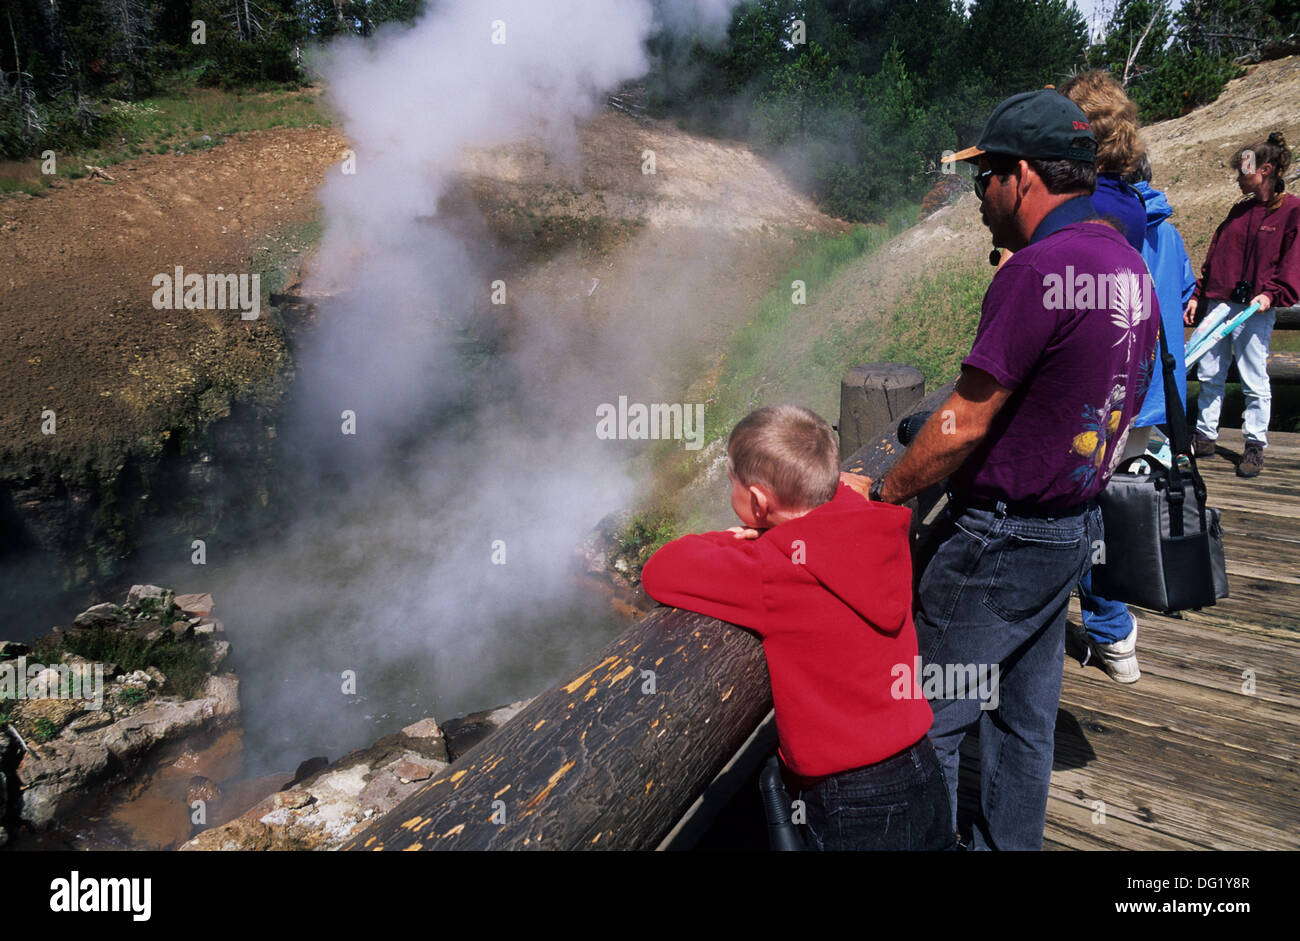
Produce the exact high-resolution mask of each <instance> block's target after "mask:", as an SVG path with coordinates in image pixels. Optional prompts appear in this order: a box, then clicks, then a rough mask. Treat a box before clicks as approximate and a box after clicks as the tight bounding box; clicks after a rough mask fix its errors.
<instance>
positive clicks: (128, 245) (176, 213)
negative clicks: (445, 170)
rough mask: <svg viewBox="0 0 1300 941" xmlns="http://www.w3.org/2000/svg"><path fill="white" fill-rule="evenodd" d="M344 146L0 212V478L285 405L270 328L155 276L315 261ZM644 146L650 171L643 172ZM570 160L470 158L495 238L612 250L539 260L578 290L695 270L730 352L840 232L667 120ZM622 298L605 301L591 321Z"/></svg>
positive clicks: (264, 156)
mask: <svg viewBox="0 0 1300 941" xmlns="http://www.w3.org/2000/svg"><path fill="white" fill-rule="evenodd" d="M345 147H346V142H345V140H344V138H343V137H342V136H341V135H340V134H339V133H338V132H336V131H334V130H329V129H324V128H305V129H284V130H277V131H272V132H265V133H248V134H244V135H241V136H240V137H238V138H237V139H231V140H228V141H226V142H224V143H223V144H221V145H220V146H217V147H213V148H211V149H209V150H206V151H202V152H198V153H193V154H186V155H180V156H177V155H170V154H169V155H162V156H149V157H143V158H139V159H136V160H133V161H129V162H127V163H123V164H119V165H116V166H113V167H111V168H109V173H110V175H111V176H112V177H113V182H111V183H110V182H107V181H104V180H101V179H95V178H86V179H82V180H78V181H75V182H73V183H71V184H68V185H58V186H57V188H54V189H53V190H52V191H50V192H49V195H48V196H46V197H44V198H34V197H29V196H21V195H20V196H16V197H13V198H10V199H6V200H3V201H0V257H4V258H5V269H4V273H3V277H2V278H0V375H3V376H4V377H5V381H4V382H3V383H0V441H4V442H6V446H5V457H6V459H5V460H4V461H3V462H0V464H3V465H4V466H7V467H8V470H9V472H10V473H13V472H15V471H16V472H18V473H21V472H22V471H21V468H22V467H24V466H26V465H27V464H28V462H29V461H30V460H31V459H32V458H33V455H35V454H40V455H41V456H42V457H43V458H49V457H52V456H56V455H61V456H62V457H64V458H66V459H70V460H71V461H73V462H74V463H75V462H81V461H84V460H88V459H91V458H95V459H96V460H97V461H98V462H99V463H101V464H103V463H107V464H108V466H112V465H113V464H114V463H116V462H117V461H118V460H120V457H121V454H122V453H124V451H126V450H137V449H138V448H139V447H140V446H141V445H143V446H145V448H146V450H150V451H152V450H156V449H157V447H158V444H159V440H160V439H165V438H166V437H167V435H168V433H169V429H172V428H173V427H175V426H177V425H178V424H179V425H185V424H189V425H192V424H193V423H194V422H195V421H200V422H201V421H204V420H207V419H208V418H212V417H216V416H218V415H220V414H221V412H222V409H223V408H224V407H225V406H226V404H227V403H228V402H229V400H230V399H232V398H237V397H239V396H240V395H242V394H247V393H249V392H250V390H259V391H265V390H268V389H270V390H273V388H274V386H275V383H276V382H277V381H278V378H279V374H280V373H282V371H283V369H284V367H285V348H284V344H283V338H282V337H281V336H280V333H279V331H278V329H276V327H275V325H274V322H273V320H271V319H270V318H266V317H264V318H263V319H261V320H259V321H253V322H244V321H241V320H240V319H239V317H238V314H237V313H235V312H205V311H194V310H190V311H170V310H154V309H153V308H152V306H151V298H152V296H153V292H154V290H155V288H154V287H153V286H152V283H151V279H152V278H153V277H154V275H156V274H158V273H160V272H168V273H170V272H171V271H172V270H173V267H174V266H175V265H181V266H182V267H183V268H185V270H186V271H191V272H193V271H197V272H241V271H256V270H259V267H260V266H261V265H263V264H272V265H280V264H283V263H284V262H285V261H286V260H287V261H288V263H289V264H290V266H292V262H293V258H294V255H295V253H299V252H301V253H304V254H305V252H306V250H307V249H308V248H309V244H308V240H309V239H310V237H311V230H310V228H309V227H308V223H309V221H310V220H311V219H312V217H313V215H314V213H315V212H316V211H317V203H316V199H315V191H316V189H317V187H318V186H319V185H320V183H321V181H322V179H323V176H324V173H325V172H326V170H327V168H328V167H329V166H330V165H331V164H333V163H334V162H336V161H337V160H338V159H340V156H341V152H342V151H343V150H344V148H345ZM647 150H652V151H654V153H655V164H656V166H655V173H654V174H644V173H643V172H642V164H643V159H644V158H643V154H644V152H645V151H647ZM573 156H574V157H575V158H576V159H572V160H570V161H568V162H559V161H556V160H555V159H553V158H552V157H551V156H548V155H546V154H544V153H542V152H541V151H540V150H537V149H535V148H530V147H529V146H527V145H522V144H521V145H519V146H513V147H504V148H498V149H496V150H494V151H481V152H475V153H471V154H468V155H467V156H466V163H465V170H466V174H467V178H468V182H469V183H470V186H471V188H472V189H473V191H474V192H475V194H476V196H477V197H478V198H479V202H480V205H481V208H482V209H483V210H484V211H485V212H486V213H487V214H488V216H489V227H490V228H493V229H494V230H496V231H497V232H498V233H502V232H504V233H505V234H506V235H510V234H511V232H512V230H513V229H515V228H518V227H519V226H520V225H521V224H524V223H527V224H529V225H533V226H536V224H537V220H544V221H545V222H546V225H547V228H546V233H545V234H546V235H547V237H548V238H550V239H551V241H552V242H554V243H559V247H563V243H564V242H565V240H566V239H567V240H569V241H570V242H573V243H574V244H575V246H577V245H580V243H581V242H582V240H583V238H584V237H585V236H589V235H591V234H592V233H593V232H595V233H597V234H603V235H605V236H609V237H606V238H603V239H601V240H600V244H599V249H600V250H599V251H598V252H594V253H593V252H591V251H577V252H576V253H575V252H564V251H554V249H555V248H556V247H557V246H556V244H548V245H545V246H543V248H545V249H546V251H545V252H544V254H546V255H547V256H548V257H547V258H546V264H544V265H542V266H540V268H539V271H537V272H534V273H533V275H531V276H532V277H535V278H541V279H543V280H546V279H550V280H551V281H555V280H556V279H570V280H572V282H573V285H574V290H575V291H576V290H577V286H578V285H581V286H582V289H583V291H584V292H585V291H586V290H587V288H588V287H589V286H590V284H591V281H592V277H591V276H592V275H593V271H592V270H590V269H592V264H593V259H595V260H596V261H598V262H599V269H600V270H598V271H595V273H594V276H595V277H604V278H606V281H607V282H608V280H609V279H610V278H615V279H617V277H618V274H619V271H620V268H621V267H622V268H626V267H628V266H629V265H632V264H633V261H634V260H635V265H636V266H637V267H640V266H642V265H643V264H644V260H645V259H647V258H653V259H655V261H653V262H652V263H651V264H652V266H653V267H654V268H655V270H657V271H658V272H659V273H660V274H661V275H662V277H664V278H666V279H671V278H672V277H673V272H674V271H676V270H678V269H679V268H682V267H684V266H686V265H687V263H688V262H690V263H691V266H692V268H693V270H694V274H693V275H692V278H693V284H694V285H695V287H696V288H698V292H699V294H700V299H701V301H702V303H701V305H700V306H701V309H703V310H706V311H708V312H709V315H708V320H709V323H710V325H711V327H710V332H712V333H716V334H717V335H718V336H723V335H725V334H726V332H727V331H728V330H729V329H730V326H731V324H732V322H733V321H734V318H735V317H737V316H741V315H743V313H744V310H745V309H746V307H747V305H749V304H750V303H752V300H753V298H754V297H756V296H757V295H758V294H760V293H761V292H762V291H763V290H764V289H765V288H766V278H767V275H768V273H769V272H770V270H771V269H772V268H773V266H779V265H780V264H781V259H783V258H784V257H785V256H786V255H787V254H788V253H789V251H790V250H791V248H792V246H793V241H792V235H793V234H796V233H798V232H800V231H813V230H818V231H838V230H842V229H843V228H845V226H844V224H843V223H840V222H838V221H836V220H833V219H830V218H829V217H827V216H825V215H823V214H821V213H820V212H818V211H817V209H816V208H815V206H813V204H812V203H811V201H809V200H808V199H807V198H805V197H803V196H801V195H799V194H798V193H797V192H795V191H794V190H793V189H792V188H791V187H790V186H789V185H788V184H787V183H786V182H785V181H784V180H783V179H782V178H781V177H780V175H779V174H777V173H776V172H775V171H774V170H772V169H771V168H770V167H768V166H767V165H766V164H765V163H764V162H763V161H761V160H759V159H758V158H756V157H755V156H754V155H753V154H752V153H751V152H750V151H749V150H748V148H746V147H744V146H743V145H739V144H730V143H726V142H716V141H705V140H697V139H694V138H692V137H690V136H689V135H687V134H685V133H683V132H681V131H679V130H677V129H676V128H675V127H673V126H672V125H671V124H669V123H667V122H659V121H637V120H634V119H633V118H632V117H629V116H626V115H622V114H616V113H613V112H607V113H602V114H601V115H599V116H597V117H596V118H595V119H594V120H593V121H591V122H590V123H589V124H588V125H587V126H586V127H585V128H583V129H582V131H581V134H580V144H579V153H578V154H576V155H573ZM494 223H495V224H494ZM611 233H612V235H611ZM706 233H707V234H706ZM647 242H649V243H651V244H650V249H651V250H649V251H648V250H647ZM702 260H703V261H702ZM308 265H310V262H308ZM579 268H581V269H582V270H577V269H579ZM724 276H725V277H724ZM641 280H642V281H644V278H641ZM724 288H725V289H724ZM264 289H265V286H264ZM711 290H712V291H713V293H712V294H710V293H709V292H710V291H711ZM619 296H620V295H619V294H618V293H616V292H614V291H611V290H610V289H609V287H608V286H607V287H606V288H605V289H604V290H603V291H602V292H600V294H599V295H598V296H595V297H594V299H593V301H592V302H591V305H590V306H591V307H592V309H593V311H594V314H595V315H596V316H601V315H602V309H601V308H602V306H605V307H607V306H608V305H609V304H612V303H615V302H616V299H617V298H618V297H619ZM606 313H607V311H606ZM44 409H54V410H55V412H56V415H57V419H58V424H57V432H58V433H57V434H56V435H54V436H47V435H42V434H41V414H42V411H43V410H44Z"/></svg>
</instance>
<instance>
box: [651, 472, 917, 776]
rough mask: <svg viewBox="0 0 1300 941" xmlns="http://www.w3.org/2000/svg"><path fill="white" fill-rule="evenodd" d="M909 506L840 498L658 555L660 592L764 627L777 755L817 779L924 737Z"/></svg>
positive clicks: (654, 570) (843, 494) (665, 598)
mask: <svg viewBox="0 0 1300 941" xmlns="http://www.w3.org/2000/svg"><path fill="white" fill-rule="evenodd" d="M911 517H912V513H911V511H910V510H907V509H905V508H903V507H897V506H892V505H890V504H886V503H869V502H867V501H866V500H865V499H864V498H863V497H862V496H861V495H860V494H857V493H855V492H854V491H852V490H850V489H849V488H848V487H846V486H845V485H844V484H840V488H839V491H838V492H837V493H836V494H835V498H834V499H833V500H831V501H830V502H829V503H824V504H822V505H821V506H819V507H817V508H816V509H814V510H812V511H811V512H809V513H808V514H807V515H805V516H802V517H800V518H798V519H795V520H791V521H789V522H787V523H782V524H781V525H779V526H775V527H773V528H772V529H769V530H767V531H766V532H764V533H763V534H762V535H760V536H759V537H758V538H757V539H737V538H736V537H735V536H734V535H733V534H731V533H726V532H721V533H704V534H703V535H699V536H684V537H682V538H681V539H676V540H674V541H672V542H670V543H668V544H667V545H666V546H664V547H663V548H662V549H660V550H659V551H658V552H656V553H655V554H654V556H652V557H651V559H650V561H649V562H647V563H646V564H645V569H644V571H643V572H642V574H641V584H642V585H643V586H644V587H645V590H646V591H647V592H648V593H649V594H650V596H651V597H652V598H654V599H655V600H656V601H659V602H661V603H662V604H666V605H673V606H675V607H678V608H686V609H687V610H689V611H698V612H700V613H701V614H707V615H711V616H712V617H716V618H719V619H720V620H723V621H730V622H731V623H733V624H738V625H740V626H741V627H747V628H750V629H751V630H753V631H755V632H756V633H758V635H759V636H760V637H761V638H762V639H763V651H764V653H765V654H766V655H767V668H768V674H769V676H770V677H771V679H772V703H773V707H774V709H775V711H776V726H777V732H778V735H779V736H780V740H781V758H782V760H783V761H784V762H785V763H786V765H787V766H788V767H789V768H790V769H791V770H792V771H794V773H795V774H798V775H801V776H803V777H807V778H816V777H822V776H824V775H828V774H835V773H837V772H840V771H847V770H849V769H850V768H859V767H862V766H864V765H870V764H875V763H876V762H878V761H881V760H883V759H885V758H888V757H890V756H891V755H894V754H896V753H898V752H900V751H902V750H903V749H905V748H907V747H909V746H911V745H914V744H915V743H916V742H918V741H920V739H921V737H922V736H923V735H925V733H926V732H928V731H929V730H930V725H931V722H932V721H933V714H932V713H931V712H930V705H929V703H927V702H926V701H925V699H924V698H923V697H919V696H917V697H912V696H910V695H909V696H906V698H896V697H895V695H893V691H897V690H904V691H906V693H909V694H910V693H911V692H912V691H913V686H912V683H911V681H910V680H909V681H907V682H902V681H900V680H898V679H897V677H899V676H901V675H904V674H900V673H898V672H897V670H898V669H903V670H906V671H907V672H906V674H905V675H906V676H908V677H910V676H911V671H912V669H913V664H914V662H915V660H914V658H915V657H916V656H917V645H916V629H915V628H914V627H913V626H912V557H911V553H910V551H909V546H908V536H907V534H908V526H909V523H910V522H911Z"/></svg>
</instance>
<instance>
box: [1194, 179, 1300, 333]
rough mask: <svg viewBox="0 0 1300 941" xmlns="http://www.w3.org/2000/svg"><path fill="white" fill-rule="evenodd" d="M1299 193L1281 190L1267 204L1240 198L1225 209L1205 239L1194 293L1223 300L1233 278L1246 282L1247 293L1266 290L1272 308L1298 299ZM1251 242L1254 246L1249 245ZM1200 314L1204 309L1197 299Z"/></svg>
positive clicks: (1264, 292) (1299, 293)
mask: <svg viewBox="0 0 1300 941" xmlns="http://www.w3.org/2000/svg"><path fill="white" fill-rule="evenodd" d="M1297 233H1300V197H1296V196H1292V195H1291V194H1290V193H1287V194H1284V195H1283V197H1282V202H1281V205H1279V206H1278V207H1277V208H1276V209H1269V208H1268V207H1267V206H1265V205H1264V204H1263V203H1261V202H1260V201H1259V200H1258V199H1255V198H1251V199H1243V200H1242V201H1241V202H1239V203H1237V205H1235V206H1233V207H1232V209H1231V210H1230V211H1229V212H1228V218H1226V219H1224V220H1223V222H1222V223H1220V225H1219V228H1218V230H1217V231H1216V232H1215V233H1214V239H1213V240H1212V241H1211V242H1210V250H1209V251H1208V252H1207V253H1206V255H1205V264H1204V265H1202V266H1201V281H1200V283H1199V284H1198V285H1197V288H1198V290H1197V294H1198V296H1199V297H1200V298H1201V299H1202V301H1204V300H1206V299H1208V300H1211V301H1226V300H1229V299H1230V298H1231V297H1232V289H1233V288H1235V287H1236V286H1237V282H1238V281H1250V282H1251V283H1252V284H1253V285H1254V290H1252V291H1251V293H1250V296H1251V297H1255V296H1256V295H1258V294H1267V295H1268V296H1269V299H1270V300H1271V301H1272V302H1273V306H1274V307H1290V306H1292V305H1294V304H1295V303H1296V301H1298V300H1300V240H1297V238H1296V235H1297ZM1252 246H1253V247H1252ZM1198 304H1199V307H1200V310H1199V311H1198V313H1199V314H1200V316H1204V315H1205V314H1207V313H1209V311H1208V310H1207V309H1206V308H1207V305H1206V304H1204V303H1201V302H1198Z"/></svg>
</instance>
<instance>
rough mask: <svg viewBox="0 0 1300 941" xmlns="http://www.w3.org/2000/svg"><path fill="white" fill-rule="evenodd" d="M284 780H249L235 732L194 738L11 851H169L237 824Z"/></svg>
mask: <svg viewBox="0 0 1300 941" xmlns="http://www.w3.org/2000/svg"><path fill="white" fill-rule="evenodd" d="M291 778H292V775H290V774H272V775H263V776H260V777H250V776H249V775H248V774H247V773H246V769H245V766H244V748H243V736H242V733H241V732H240V731H239V730H238V729H227V730H224V731H219V732H216V733H213V734H209V735H206V736H196V737H194V738H191V739H189V740H188V741H185V742H181V743H175V744H173V745H170V746H167V747H166V748H164V749H162V750H161V751H160V752H159V753H158V754H156V755H154V756H152V757H151V758H150V760H149V761H148V763H147V764H146V765H145V767H144V768H143V769H142V770H141V771H140V772H138V773H137V775H136V776H135V778H134V779H133V780H132V781H131V782H130V783H129V784H127V785H123V786H122V787H121V788H117V789H112V790H109V791H107V792H105V794H104V796H103V797H102V798H99V799H92V800H91V801H89V802H88V803H86V804H83V805H82V807H81V808H80V810H79V812H77V813H75V814H71V815H68V817H67V818H65V819H67V820H68V821H69V822H68V823H66V824H65V825H62V826H58V827H55V828H54V829H52V830H50V831H49V832H47V833H41V834H36V835H30V834H24V835H23V836H22V837H21V839H20V841H19V842H17V843H16V844H15V845H14V848H15V849H21V850H36V849H72V850H130V849H137V850H170V849H175V848H176V847H178V846H180V845H181V844H182V843H184V842H185V841H186V840H188V839H190V837H192V836H193V835H195V834H196V833H198V832H199V831H200V830H204V829H206V828H207V827H210V826H219V825H221V824H223V823H226V822H227V821H229V820H232V819H234V818H235V817H237V816H239V815H240V814H242V813H243V812H244V811H246V810H248V809H249V808H250V807H252V806H253V805H254V804H256V803H257V802H258V801H260V800H261V799H262V798H264V797H266V796H267V795H268V794H272V793H274V792H275V791H277V790H279V789H280V787H282V786H283V785H284V784H286V783H287V782H288V781H289V780H290V779H291ZM196 802H201V803H196Z"/></svg>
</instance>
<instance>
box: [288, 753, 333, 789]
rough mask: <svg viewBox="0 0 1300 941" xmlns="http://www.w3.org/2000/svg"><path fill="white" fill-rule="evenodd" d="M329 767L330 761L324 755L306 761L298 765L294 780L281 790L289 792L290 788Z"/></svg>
mask: <svg viewBox="0 0 1300 941" xmlns="http://www.w3.org/2000/svg"><path fill="white" fill-rule="evenodd" d="M329 765H330V760H329V759H328V758H326V757H325V756H324V755H317V756H316V757H315V758H308V759H307V760H306V761H304V762H302V763H301V764H299V765H298V770H297V771H295V772H294V773H293V779H292V780H290V781H289V783H288V784H286V785H285V786H284V787H282V788H280V790H282V791H287V790H289V788H291V787H293V786H294V785H295V784H297V783H298V782H299V781H306V780H307V779H308V778H310V777H311V776H312V775H313V774H315V773H316V772H317V771H322V770H324V769H325V768H328V767H329Z"/></svg>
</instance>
